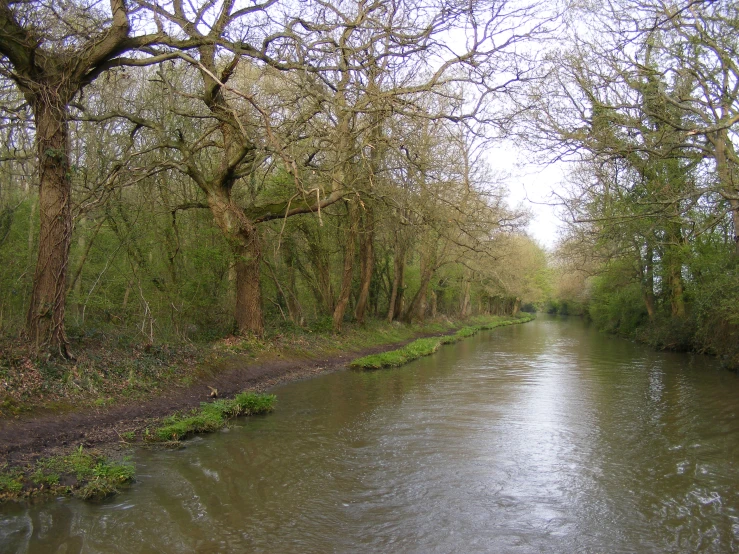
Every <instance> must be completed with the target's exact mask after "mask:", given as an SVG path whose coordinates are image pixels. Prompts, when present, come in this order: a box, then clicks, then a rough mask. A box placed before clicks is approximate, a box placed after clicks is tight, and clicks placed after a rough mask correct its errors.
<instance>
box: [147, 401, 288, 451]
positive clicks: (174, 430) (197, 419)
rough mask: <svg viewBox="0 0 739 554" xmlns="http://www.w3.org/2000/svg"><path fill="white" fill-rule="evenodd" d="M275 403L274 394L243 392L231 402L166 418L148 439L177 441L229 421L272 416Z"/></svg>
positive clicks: (213, 429)
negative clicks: (245, 416) (248, 417)
mask: <svg viewBox="0 0 739 554" xmlns="http://www.w3.org/2000/svg"><path fill="white" fill-rule="evenodd" d="M276 400H277V397H276V396H275V395H274V394H255V393H246V392H245V393H241V394H237V395H236V397H234V398H232V399H230V400H216V401H214V402H210V403H208V402H203V403H202V404H201V405H200V408H199V409H195V410H192V411H190V412H188V413H187V414H178V415H173V416H170V417H168V418H167V419H165V420H164V425H162V426H161V427H158V428H156V429H155V430H154V431H153V433H151V432H150V433H149V434H148V438H149V440H153V441H178V440H182V439H184V438H186V437H188V436H190V435H193V434H195V433H210V432H213V431H216V430H217V429H220V428H221V427H223V426H224V425H226V423H227V422H228V420H229V419H231V418H234V417H238V416H240V415H257V414H265V413H268V412H271V411H272V410H273V409H274V405H275V402H276Z"/></svg>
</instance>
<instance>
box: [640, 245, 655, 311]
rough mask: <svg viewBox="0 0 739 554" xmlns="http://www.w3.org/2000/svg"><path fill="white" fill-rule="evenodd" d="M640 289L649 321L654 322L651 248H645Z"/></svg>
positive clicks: (652, 254)
mask: <svg viewBox="0 0 739 554" xmlns="http://www.w3.org/2000/svg"><path fill="white" fill-rule="evenodd" d="M642 287H643V288H642V293H643V296H644V304H645V305H646V307H647V315H648V316H649V321H654V250H653V249H652V247H651V246H647V259H646V267H645V274H644V284H643V285H642Z"/></svg>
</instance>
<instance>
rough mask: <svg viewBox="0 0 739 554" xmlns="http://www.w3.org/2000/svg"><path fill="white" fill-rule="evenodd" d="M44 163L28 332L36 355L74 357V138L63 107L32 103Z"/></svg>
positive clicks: (41, 158)
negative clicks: (70, 320) (70, 329)
mask: <svg viewBox="0 0 739 554" xmlns="http://www.w3.org/2000/svg"><path fill="white" fill-rule="evenodd" d="M33 111H34V119H35V123H36V151H37V155H38V162H39V217H40V230H39V249H38V261H37V263H36V271H35V273H34V276H33V291H32V292H31V304H30V306H29V308H28V316H27V318H26V333H27V334H28V338H29V340H30V342H31V345H32V348H33V350H34V352H35V353H37V354H38V353H39V352H40V351H42V350H48V351H49V352H53V353H58V354H60V355H61V356H62V357H64V358H70V357H71V353H70V351H69V344H68V341H67V335H66V333H65V328H64V311H65V305H66V285H67V262H68V260H69V247H70V243H71V237H72V215H71V211H70V196H71V190H72V185H71V180H70V166H69V135H68V133H67V124H66V121H65V119H66V117H65V116H66V111H65V109H64V106H63V105H60V104H54V103H52V102H49V101H48V100H46V101H44V100H40V99H39V100H36V101H35V102H34V103H33Z"/></svg>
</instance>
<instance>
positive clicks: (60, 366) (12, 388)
mask: <svg viewBox="0 0 739 554" xmlns="http://www.w3.org/2000/svg"><path fill="white" fill-rule="evenodd" d="M460 325H461V322H459V321H455V320H450V319H440V320H436V321H433V322H429V323H425V324H420V325H419V324H414V325H404V324H400V323H393V324H387V323H386V322H384V321H376V320H375V321H368V323H367V324H366V325H365V326H361V327H360V326H354V325H351V324H347V326H346V328H345V331H344V332H343V333H341V334H335V333H333V332H331V330H330V327H326V326H314V327H308V328H300V327H292V328H284V327H282V328H275V329H271V330H269V332H268V333H267V335H266V336H265V337H264V338H254V337H235V336H229V337H225V338H222V339H219V340H216V341H213V342H207V343H193V342H180V343H162V344H155V345H147V344H144V345H140V344H139V345H136V344H133V345H132V344H129V343H128V342H126V341H120V340H114V339H108V340H104V341H103V340H97V339H80V340H78V341H75V342H74V343H73V344H72V351H73V352H74V354H75V356H76V358H75V359H74V360H60V359H49V360H45V359H34V358H32V357H30V356H29V355H28V352H27V345H25V344H23V343H22V342H20V341H18V340H14V339H10V338H8V337H5V338H1V337H0V419H3V418H6V419H8V418H10V419H12V418H14V417H16V416H20V415H24V414H28V413H39V412H54V413H59V412H65V411H71V410H79V409H80V408H105V407H108V406H115V405H119V404H121V403H131V402H140V401H144V400H146V399H150V398H153V397H156V396H158V395H160V394H162V393H167V392H171V391H172V390H173V389H176V388H181V387H188V386H191V385H192V384H193V383H197V382H200V381H203V380H207V378H208V377H210V376H212V375H214V374H216V373H217V372H218V371H220V369H219V366H220V365H221V364H222V363H223V362H224V361H225V360H228V359H231V358H235V359H238V360H243V362H244V363H248V364H260V363H268V362H270V361H274V360H284V359H305V360H311V359H316V358H318V357H322V356H334V355H340V354H346V355H347V356H350V355H351V354H352V352H357V351H361V350H363V349H366V348H370V347H374V346H382V345H387V344H393V343H398V342H403V341H406V340H409V339H412V338H413V337H417V336H419V335H428V334H442V333H447V332H449V331H451V330H453V329H455V328H458V327H459V326H460Z"/></svg>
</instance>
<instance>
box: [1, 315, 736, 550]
mask: <svg viewBox="0 0 739 554" xmlns="http://www.w3.org/2000/svg"><path fill="white" fill-rule="evenodd" d="M274 392H275V393H276V394H277V395H278V407H277V410H276V411H275V412H274V413H273V414H271V415H268V416H264V417H257V418H251V419H245V420H242V421H239V422H238V423H236V424H234V425H233V426H232V427H231V428H230V429H228V430H226V431H224V432H219V433H216V434H213V435H209V436H203V437H199V438H196V439H194V440H191V441H189V442H188V443H187V447H186V448H185V449H183V450H180V451H140V452H136V453H135V455H134V459H135V462H136V465H137V473H138V482H137V484H136V485H134V486H133V487H132V488H131V489H129V490H128V491H127V492H125V493H123V494H121V495H119V496H117V497H115V498H112V499H110V500H107V501H104V502H102V503H97V504H94V503H84V502H81V501H76V500H72V499H58V500H54V501H51V502H49V503H45V504H41V505H30V506H23V505H5V506H1V507H0V551H1V552H43V553H62V552H64V553H72V552H105V553H107V552H121V553H124V552H126V553H127V552H167V553H169V552H172V553H174V552H177V553H179V552H276V553H291V552H295V553H306V552H316V553H324V552H368V553H370V552H372V553H375V552H402V553H406V552H417V553H433V552H439V553H442V552H443V553H447V552H464V553H468V552H514V553H515V552H522V553H527V552H562V553H565V552H566V553H570V552H609V553H610V552H736V551H739V471H738V469H739V467H738V461H739V418H738V417H737V413H738V412H739V378H737V375H736V374H734V373H730V372H727V371H723V370H721V369H719V368H718V365H717V363H716V362H715V360H712V359H709V358H705V357H702V356H690V355H685V354H673V353H664V352H653V351H651V350H649V349H647V348H645V347H642V346H639V345H635V344H632V343H629V342H627V341H623V340H619V339H614V338H610V337H606V336H603V335H600V334H598V333H596V332H595V331H593V330H592V329H589V328H588V327H587V326H586V325H584V324H583V323H582V322H580V321H578V320H567V319H556V318H552V317H548V316H540V317H539V319H537V320H536V321H534V322H532V323H527V324H525V325H516V326H510V327H505V328H502V329H496V330H494V331H489V332H484V333H482V334H480V335H478V336H476V337H474V338H471V339H468V340H466V341H463V342H461V343H459V344H456V345H453V346H447V347H444V348H442V350H440V351H439V352H438V353H437V354H436V355H434V356H431V357H429V358H425V359H422V360H419V361H417V362H414V363H412V364H409V365H407V366H405V367H403V368H399V369H394V370H383V371H376V372H370V373H360V372H353V371H344V372H339V373H333V374H328V375H324V376H321V377H317V378H315V379H311V380H308V381H303V382H298V383H291V384H288V385H283V386H280V387H278V388H276V389H275V391H274Z"/></svg>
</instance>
